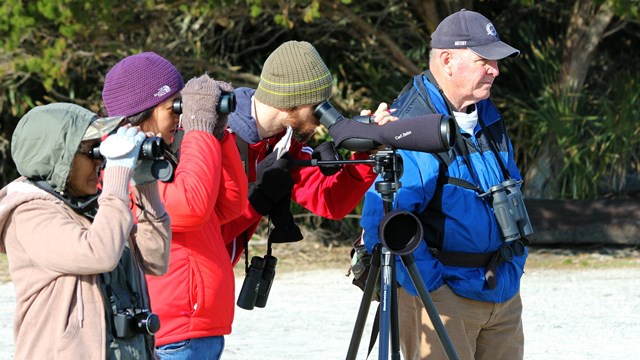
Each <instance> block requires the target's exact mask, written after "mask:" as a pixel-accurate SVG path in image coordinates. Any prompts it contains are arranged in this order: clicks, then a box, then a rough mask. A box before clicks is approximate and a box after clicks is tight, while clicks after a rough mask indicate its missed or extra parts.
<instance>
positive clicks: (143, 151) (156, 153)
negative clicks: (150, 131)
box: [89, 136, 166, 160]
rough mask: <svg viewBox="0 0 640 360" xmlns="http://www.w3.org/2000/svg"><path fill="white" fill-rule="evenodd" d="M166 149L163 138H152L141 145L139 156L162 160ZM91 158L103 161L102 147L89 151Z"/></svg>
mask: <svg viewBox="0 0 640 360" xmlns="http://www.w3.org/2000/svg"><path fill="white" fill-rule="evenodd" d="M165 149H166V145H165V142H164V140H162V138H161V137H155V136H154V137H151V138H147V139H145V140H144V141H143V142H142V144H141V145H140V153H139V154H138V159H151V160H160V159H162V158H163V157H164V150H165ZM89 156H91V157H92V158H94V159H102V158H103V156H102V154H101V153H100V145H99V144H98V146H96V147H94V148H93V149H91V150H89Z"/></svg>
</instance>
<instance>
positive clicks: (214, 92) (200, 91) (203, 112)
mask: <svg viewBox="0 0 640 360" xmlns="http://www.w3.org/2000/svg"><path fill="white" fill-rule="evenodd" d="M223 92H225V93H230V92H233V87H232V86H231V84H229V83H226V82H224V81H217V80H214V79H213V78H211V77H209V75H207V74H205V75H202V76H200V77H197V78H193V79H191V80H189V81H188V82H187V83H186V84H185V86H184V89H182V101H183V104H184V105H183V106H184V108H183V112H182V120H181V121H182V127H183V128H184V131H185V133H187V132H189V131H192V130H201V131H205V132H208V133H209V134H213V136H215V137H216V138H217V139H218V140H220V139H222V137H223V136H224V134H225V129H226V128H227V114H219V113H218V111H217V110H216V107H217V106H218V102H219V101H220V96H221V95H222V93H223Z"/></svg>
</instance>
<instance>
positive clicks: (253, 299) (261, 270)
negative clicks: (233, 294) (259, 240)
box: [236, 255, 278, 310]
mask: <svg viewBox="0 0 640 360" xmlns="http://www.w3.org/2000/svg"><path fill="white" fill-rule="evenodd" d="M277 262H278V259H277V258H276V257H274V256H271V255H265V256H264V258H263V257H260V256H254V257H252V258H251V265H249V270H248V272H247V277H245V279H244V282H243V283H242V289H240V294H239V295H238V301H237V303H236V304H237V305H238V306H239V307H241V308H243V309H245V310H252V309H253V308H254V306H257V307H259V308H263V307H265V305H267V298H268V297H269V292H270V291H271V284H272V283H273V278H274V277H275V276H276V263H277Z"/></svg>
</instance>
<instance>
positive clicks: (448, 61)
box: [438, 49, 453, 76]
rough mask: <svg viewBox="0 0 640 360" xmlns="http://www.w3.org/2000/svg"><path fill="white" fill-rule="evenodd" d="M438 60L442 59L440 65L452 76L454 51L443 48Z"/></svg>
mask: <svg viewBox="0 0 640 360" xmlns="http://www.w3.org/2000/svg"><path fill="white" fill-rule="evenodd" d="M438 61H440V65H441V67H442V69H443V70H444V72H445V73H446V74H447V75H449V76H451V74H452V69H451V65H452V61H453V53H452V52H451V51H450V50H446V49H445V50H442V51H441V52H440V54H439V55H438Z"/></svg>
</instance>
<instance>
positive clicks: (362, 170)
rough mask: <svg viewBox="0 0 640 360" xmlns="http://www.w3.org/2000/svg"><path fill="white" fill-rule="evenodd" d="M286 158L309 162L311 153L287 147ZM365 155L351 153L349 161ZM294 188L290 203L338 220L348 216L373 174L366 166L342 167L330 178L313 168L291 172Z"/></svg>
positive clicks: (309, 150) (370, 168)
mask: <svg viewBox="0 0 640 360" xmlns="http://www.w3.org/2000/svg"><path fill="white" fill-rule="evenodd" d="M290 154H291V156H292V157H293V158H296V159H300V160H309V159H311V149H310V148H308V147H302V146H301V145H300V144H297V143H293V144H292V145H291V149H290ZM368 158H369V155H367V154H366V153H354V154H353V155H352V159H354V160H363V159H368ZM291 175H292V176H293V180H294V182H295V185H294V186H293V191H292V193H291V198H292V200H293V201H295V202H297V203H298V204H300V205H302V206H303V207H305V208H306V209H307V210H309V211H311V212H313V213H314V214H316V215H320V216H323V217H326V218H329V219H332V220H339V219H342V218H343V217H345V216H346V215H348V214H349V213H350V212H351V211H353V209H355V207H356V206H357V205H358V204H359V203H360V201H361V200H362V198H363V196H364V193H365V192H366V191H367V189H369V187H370V186H371V184H372V183H373V181H374V180H375V179H376V174H375V173H374V172H373V168H372V167H371V166H370V165H367V164H357V165H343V167H342V169H341V170H340V171H339V172H337V173H336V174H334V175H332V176H325V175H323V174H322V172H321V171H320V168H319V167H317V166H308V167H297V168H292V170H291Z"/></svg>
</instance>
